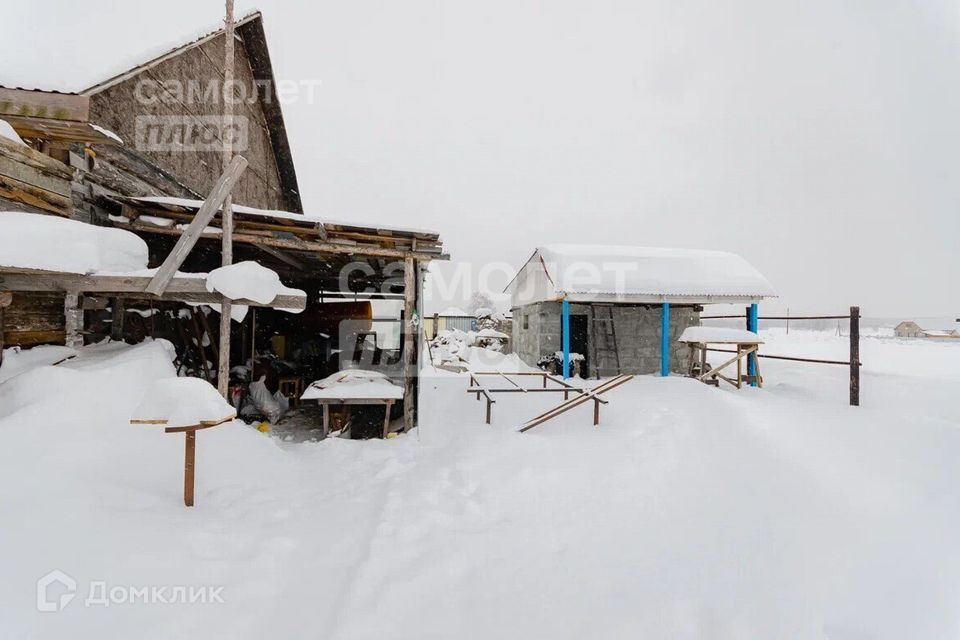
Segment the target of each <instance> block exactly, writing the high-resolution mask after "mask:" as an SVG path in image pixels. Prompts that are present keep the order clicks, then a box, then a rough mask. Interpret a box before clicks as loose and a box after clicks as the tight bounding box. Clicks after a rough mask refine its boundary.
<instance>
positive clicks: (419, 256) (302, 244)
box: [120, 222, 450, 262]
mask: <svg viewBox="0 0 960 640" xmlns="http://www.w3.org/2000/svg"><path fill="white" fill-rule="evenodd" d="M120 228H122V229H129V230H132V231H143V232H146V233H155V234H159V235H166V236H179V235H181V233H182V232H181V231H180V230H179V229H176V228H172V229H171V228H170V227H157V226H153V225H149V224H143V223H138V222H133V223H131V224H129V225H123V226H121V227H120ZM200 237H201V238H208V239H211V240H217V241H219V240H220V234H219V233H201V234H200ZM233 241H234V242H235V243H237V242H241V243H243V244H253V245H264V246H268V247H274V248H277V249H286V250H288V251H304V252H307V253H332V254H341V255H350V256H364V257H378V258H398V259H401V260H402V259H404V258H407V257H410V258H413V259H414V260H417V261H420V262H429V261H430V260H449V259H450V256H449V255H448V254H445V253H423V252H414V251H405V250H403V249H384V248H381V247H363V246H357V245H343V244H335V243H332V242H311V241H307V240H295V239H292V238H271V237H268V236H256V235H250V234H246V233H234V234H233Z"/></svg>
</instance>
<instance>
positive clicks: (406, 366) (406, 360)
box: [403, 258, 417, 431]
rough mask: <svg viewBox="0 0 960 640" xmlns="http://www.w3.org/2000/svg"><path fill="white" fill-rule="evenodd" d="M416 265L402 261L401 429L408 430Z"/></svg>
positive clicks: (411, 419) (413, 383)
mask: <svg viewBox="0 0 960 640" xmlns="http://www.w3.org/2000/svg"><path fill="white" fill-rule="evenodd" d="M416 277H417V265H416V262H414V260H413V258H405V259H404V261H403V430H404V431H409V430H410V429H412V428H413V427H414V426H415V417H414V397H413V394H414V393H415V390H416V380H415V379H414V378H415V376H416V375H417V371H416V366H417V365H416V349H417V345H416V343H415V338H416V335H417V326H416V319H415V315H416V313H415V312H416V308H417V300H416V297H417V283H416Z"/></svg>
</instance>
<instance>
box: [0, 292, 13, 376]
mask: <svg viewBox="0 0 960 640" xmlns="http://www.w3.org/2000/svg"><path fill="white" fill-rule="evenodd" d="M12 303H13V294H12V293H11V292H9V291H0V362H3V310H4V309H5V308H7V307H9V306H10V305H11V304H12Z"/></svg>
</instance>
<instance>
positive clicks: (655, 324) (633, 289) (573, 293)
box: [507, 244, 775, 377]
mask: <svg viewBox="0 0 960 640" xmlns="http://www.w3.org/2000/svg"><path fill="white" fill-rule="evenodd" d="M507 291H508V292H509V293H510V295H511V308H512V312H513V335H512V338H513V340H512V342H513V349H514V351H515V352H516V353H517V354H518V355H519V356H520V358H521V359H522V360H523V361H524V362H526V363H527V364H530V365H536V364H537V361H538V360H540V358H541V357H543V356H546V355H550V354H554V353H556V352H562V351H563V350H564V343H565V340H564V338H565V334H568V341H567V346H568V351H569V353H571V354H580V355H581V356H582V357H583V361H582V363H581V365H582V366H581V368H580V372H581V375H584V376H590V377H601V376H610V375H618V374H620V373H632V374H647V373H655V372H658V371H659V372H661V373H663V372H667V371H674V372H681V371H682V370H683V367H682V365H681V345H680V344H679V343H677V338H679V336H680V334H681V333H683V330H684V329H686V328H687V327H689V326H694V325H698V324H700V312H701V311H702V310H703V307H704V305H708V304H747V305H751V304H756V303H758V302H759V301H760V300H762V299H763V298H768V297H773V296H775V293H774V290H773V287H772V286H771V285H770V283H769V282H768V281H767V279H766V278H765V277H764V276H763V275H762V274H761V273H760V272H759V271H757V270H756V269H755V268H754V267H753V266H751V265H750V264H749V263H748V262H747V261H746V260H744V259H743V258H741V257H740V256H737V255H734V254H732V253H725V252H720V251H701V250H691V249H666V248H651V247H630V246H600V245H571V244H563V245H548V246H543V247H538V248H537V249H536V250H535V251H534V252H533V254H532V255H531V256H530V258H529V259H528V260H527V262H526V263H525V264H524V265H523V267H521V269H520V270H519V272H518V273H517V275H516V277H515V278H514V279H513V281H511V283H510V284H509V285H508V287H507ZM565 327H566V328H567V329H566V330H565ZM664 329H666V331H664ZM664 347H665V348H664ZM684 353H685V351H684ZM664 354H668V355H669V357H668V358H665V357H664Z"/></svg>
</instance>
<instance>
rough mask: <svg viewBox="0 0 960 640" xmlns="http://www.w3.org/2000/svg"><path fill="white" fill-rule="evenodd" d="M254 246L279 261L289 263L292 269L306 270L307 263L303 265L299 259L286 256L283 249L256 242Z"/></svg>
mask: <svg viewBox="0 0 960 640" xmlns="http://www.w3.org/2000/svg"><path fill="white" fill-rule="evenodd" d="M255 246H256V247H257V249H260V251H263V252H264V253H266V254H267V255H270V256H273V257H274V258H276V259H277V260H279V261H280V262H284V263H286V264H288V265H290V266H291V267H293V268H294V269H297V270H299V271H306V270H307V265H305V264H304V263H302V262H300V261H299V260H297V259H296V258H294V257H292V256H288V255H287V254H285V253H284V252H283V251H280V250H279V249H274V248H273V247H268V246H266V245H262V244H258V245H255Z"/></svg>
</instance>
